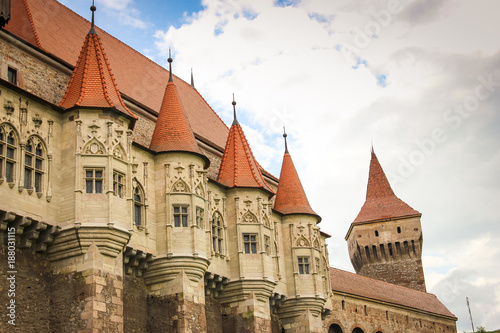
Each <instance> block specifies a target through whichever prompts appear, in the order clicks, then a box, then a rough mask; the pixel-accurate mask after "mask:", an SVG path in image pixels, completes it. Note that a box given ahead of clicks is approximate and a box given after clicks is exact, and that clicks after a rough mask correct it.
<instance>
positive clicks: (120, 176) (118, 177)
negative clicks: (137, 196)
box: [113, 170, 126, 198]
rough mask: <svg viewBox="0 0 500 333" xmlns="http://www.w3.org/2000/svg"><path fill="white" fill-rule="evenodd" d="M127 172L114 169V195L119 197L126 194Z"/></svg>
mask: <svg viewBox="0 0 500 333" xmlns="http://www.w3.org/2000/svg"><path fill="white" fill-rule="evenodd" d="M125 184H126V181H125V173H123V172H121V171H118V170H113V195H114V196H116V197H118V198H123V197H124V196H125Z"/></svg>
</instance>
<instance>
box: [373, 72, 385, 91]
mask: <svg viewBox="0 0 500 333" xmlns="http://www.w3.org/2000/svg"><path fill="white" fill-rule="evenodd" d="M375 77H376V78H377V85H378V86H381V87H382V88H385V87H386V86H387V82H386V79H387V76H386V75H385V74H377V75H376V76H375Z"/></svg>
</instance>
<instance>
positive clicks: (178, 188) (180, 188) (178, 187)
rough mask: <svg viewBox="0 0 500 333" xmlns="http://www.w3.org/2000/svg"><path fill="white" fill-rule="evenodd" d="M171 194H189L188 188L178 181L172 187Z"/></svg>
mask: <svg viewBox="0 0 500 333" xmlns="http://www.w3.org/2000/svg"><path fill="white" fill-rule="evenodd" d="M172 192H189V191H188V186H187V184H186V183H185V182H183V181H182V180H181V179H179V180H178V181H177V182H176V183H175V184H174V185H173V186H172Z"/></svg>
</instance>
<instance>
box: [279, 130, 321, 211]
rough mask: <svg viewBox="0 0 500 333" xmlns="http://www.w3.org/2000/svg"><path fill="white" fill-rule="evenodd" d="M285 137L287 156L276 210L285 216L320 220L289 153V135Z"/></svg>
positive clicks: (283, 166)
mask: <svg viewBox="0 0 500 333" xmlns="http://www.w3.org/2000/svg"><path fill="white" fill-rule="evenodd" d="M283 137H284V138H285V155H284V156H283V164H282V165H281V173H280V180H279V183H278V190H277V191H276V201H275V202H274V209H275V210H277V211H278V212H280V213H282V214H285V215H287V214H310V215H315V216H317V217H318V218H319V216H318V214H316V213H315V212H314V211H313V210H312V208H311V206H310V205H309V201H308V200H307V196H306V192H305V191H304V188H303V187H302V183H301V182H300V179H299V175H298V174H297V170H296V169H295V165H294V164H293V161H292V157H291V156H290V153H289V152H288V146H287V142H286V137H287V134H286V133H284V134H283Z"/></svg>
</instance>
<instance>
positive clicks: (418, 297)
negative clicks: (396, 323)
mask: <svg viewBox="0 0 500 333" xmlns="http://www.w3.org/2000/svg"><path fill="white" fill-rule="evenodd" d="M330 281H331V286H332V290H333V292H334V293H335V292H341V293H346V294H350V295H355V296H361V297H364V298H369V299H372V300H374V301H381V302H387V303H391V304H395V305H401V306H404V307H409V308H414V309H417V310H421V311H426V312H430V313H433V314H437V315H441V316H445V317H450V318H451V319H453V320H457V318H456V317H455V315H454V314H453V313H451V312H450V311H449V310H448V309H447V308H446V307H445V306H444V305H443V303H441V302H440V301H439V299H438V298H437V297H436V296H435V295H433V294H429V293H426V292H423V291H418V290H415V289H410V288H406V287H402V286H398V285H395V284H391V283H388V282H384V281H380V280H375V279H371V278H368V277H365V276H361V275H358V274H354V273H350V272H346V271H343V270H340V269H337V268H332V267H330Z"/></svg>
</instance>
